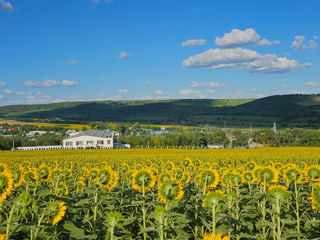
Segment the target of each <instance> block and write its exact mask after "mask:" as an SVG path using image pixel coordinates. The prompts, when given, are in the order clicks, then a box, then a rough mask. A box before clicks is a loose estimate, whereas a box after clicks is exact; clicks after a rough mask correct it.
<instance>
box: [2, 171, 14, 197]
mask: <svg viewBox="0 0 320 240" xmlns="http://www.w3.org/2000/svg"><path fill="white" fill-rule="evenodd" d="M13 183H14V179H13V176H12V173H11V172H10V171H9V170H5V171H3V172H1V173H0V203H2V202H3V201H4V200H5V199H6V198H7V197H8V196H9V195H10V194H11V191H12V189H13Z"/></svg>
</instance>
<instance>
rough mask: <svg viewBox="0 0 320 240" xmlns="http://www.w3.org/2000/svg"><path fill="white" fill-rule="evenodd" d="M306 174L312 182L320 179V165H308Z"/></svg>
mask: <svg viewBox="0 0 320 240" xmlns="http://www.w3.org/2000/svg"><path fill="white" fill-rule="evenodd" d="M306 176H307V177H308V179H309V180H310V181H312V182H314V181H318V180H319V179H320V167H318V166H316V165H314V166H310V167H308V168H307V170H306Z"/></svg>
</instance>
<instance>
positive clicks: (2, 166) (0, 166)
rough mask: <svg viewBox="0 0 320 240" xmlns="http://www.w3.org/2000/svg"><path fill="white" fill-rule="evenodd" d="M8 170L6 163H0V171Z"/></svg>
mask: <svg viewBox="0 0 320 240" xmlns="http://www.w3.org/2000/svg"><path fill="white" fill-rule="evenodd" d="M5 170H8V165H7V164H6V163H0V173H1V172H4V171H5Z"/></svg>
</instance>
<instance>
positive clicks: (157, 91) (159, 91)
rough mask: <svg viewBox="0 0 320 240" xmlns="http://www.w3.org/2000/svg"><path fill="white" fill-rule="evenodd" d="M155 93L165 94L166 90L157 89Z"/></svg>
mask: <svg viewBox="0 0 320 240" xmlns="http://www.w3.org/2000/svg"><path fill="white" fill-rule="evenodd" d="M153 93H154V94H157V95H163V94H165V92H164V91H162V90H155V91H154V92H153Z"/></svg>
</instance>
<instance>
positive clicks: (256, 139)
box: [0, 122, 320, 151]
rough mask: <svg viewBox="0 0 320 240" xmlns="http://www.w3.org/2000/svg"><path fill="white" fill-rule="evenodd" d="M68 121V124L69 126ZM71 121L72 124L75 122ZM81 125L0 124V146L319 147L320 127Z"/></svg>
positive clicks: (112, 147) (39, 148) (78, 147)
mask: <svg viewBox="0 0 320 240" xmlns="http://www.w3.org/2000/svg"><path fill="white" fill-rule="evenodd" d="M70 126H71V125H70ZM74 126H77V125H76V124H75V125H74ZM79 126H86V127H82V129H79V127H78V128H77V129H72V128H66V127H65V126H62V125H61V124H60V125H59V124H56V125H55V124H51V125H50V127H49V125H48V124H47V125H46V124H44V125H43V126H37V125H36V124H35V125H32V123H28V124H8V123H0V150H21V151H27V150H53V149H119V148H122V149H123V148H125V149H129V148H178V149H179V148H188V149H199V148H201V149H203V148H209V149H219V148H240V149H241V148H260V147H266V146H319V145H320V132H319V130H307V129H299V128H293V129H289V128H288V129H282V130H280V131H279V130H278V129H277V126H276V123H273V125H271V126H272V127H271V128H269V129H253V128H252V126H251V127H250V128H247V129H233V128H226V127H225V128H217V127H212V126H169V127H167V126H161V125H160V126H157V125H150V126H147V125H143V124H139V123H101V122H98V123H91V124H89V125H79Z"/></svg>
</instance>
